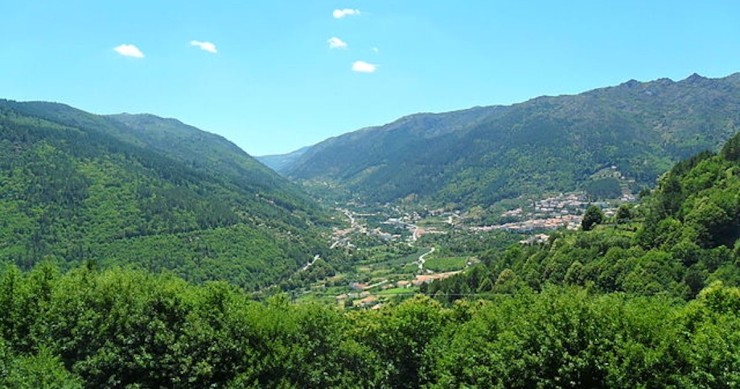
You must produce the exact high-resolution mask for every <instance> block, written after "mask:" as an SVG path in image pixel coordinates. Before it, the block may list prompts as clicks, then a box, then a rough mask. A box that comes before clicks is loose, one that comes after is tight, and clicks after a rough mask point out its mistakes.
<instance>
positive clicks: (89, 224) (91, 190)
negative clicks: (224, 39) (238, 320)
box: [0, 100, 327, 288]
mask: <svg viewBox="0 0 740 389" xmlns="http://www.w3.org/2000/svg"><path fill="white" fill-rule="evenodd" d="M0 213H1V214H2V215H3V217H2V221H0V262H2V261H5V262H13V263H15V264H17V265H19V266H21V267H23V268H29V267H30V266H32V265H33V264H34V263H36V262H39V261H42V260H51V261H53V262H57V263H60V264H64V265H73V264H75V263H79V262H90V261H92V262H91V263H97V264H98V265H100V266H111V265H132V266H137V267H143V268H146V269H148V270H155V271H160V270H170V271H173V272H175V273H177V274H179V275H181V276H183V277H185V278H188V279H191V280H194V281H205V280H215V279H227V280H230V281H232V282H234V283H236V284H238V285H241V286H243V287H247V288H259V287H264V286H266V285H269V284H271V283H272V282H275V281H276V280H278V279H281V278H282V277H284V276H287V275H288V274H291V273H292V272H293V271H295V270H296V269H298V268H300V267H301V266H303V265H304V264H305V263H306V262H308V261H309V260H310V259H311V258H313V256H314V255H316V254H324V253H323V251H322V250H324V249H325V246H326V245H325V244H324V242H323V237H322V235H321V234H320V230H321V228H319V226H320V225H321V224H323V223H325V222H326V220H327V219H326V216H325V214H324V213H323V211H322V210H321V209H320V208H319V207H318V206H317V205H316V204H315V203H314V202H313V201H312V200H311V199H309V198H308V197H307V196H306V195H305V194H304V193H303V192H302V191H301V190H300V189H299V188H297V187H296V186H295V185H293V184H291V183H290V182H289V181H287V180H286V179H284V178H282V177H280V176H278V175H277V174H275V173H274V172H273V171H271V170H270V169H268V168H266V167H265V166H263V165H262V164H260V163H259V162H257V161H256V160H254V159H253V158H252V157H250V156H249V155H247V154H246V153H245V152H243V151H242V150H241V149H239V148H238V147H236V146H235V145H234V144H232V143H231V142H229V141H227V140H226V139H224V138H222V137H220V136H217V135H214V134H210V133H207V132H204V131H201V130H198V129H197V128H195V127H192V126H188V125H185V124H183V123H181V122H179V121H177V120H174V119H163V118H159V117H156V116H153V115H128V114H123V115H112V116H99V115H93V114H90V113H87V112H84V111H80V110H78V109H75V108H72V107H69V106H66V105H63V104H56V103H44V102H31V103H19V102H14V101H8V100H0Z"/></svg>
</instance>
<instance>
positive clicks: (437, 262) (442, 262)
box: [424, 257, 468, 272]
mask: <svg viewBox="0 0 740 389" xmlns="http://www.w3.org/2000/svg"><path fill="white" fill-rule="evenodd" d="M467 262H468V257H443V258H429V259H427V260H426V262H425V263H424V267H425V268H427V269H429V270H432V271H436V272H447V271H454V270H461V269H463V268H464V267H465V264H466V263H467Z"/></svg>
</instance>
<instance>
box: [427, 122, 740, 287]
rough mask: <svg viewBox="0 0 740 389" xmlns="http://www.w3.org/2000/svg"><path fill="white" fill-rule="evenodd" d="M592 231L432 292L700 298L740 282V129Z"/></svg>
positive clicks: (492, 260)
mask: <svg viewBox="0 0 740 389" xmlns="http://www.w3.org/2000/svg"><path fill="white" fill-rule="evenodd" d="M597 223H599V222H597ZM584 227H585V226H584ZM588 229H590V231H577V232H566V231H558V232H555V233H553V234H552V235H551V236H550V238H549V241H548V242H547V243H545V244H542V245H517V246H514V247H512V248H510V249H508V250H507V251H506V252H504V253H503V254H501V255H498V254H493V253H491V254H489V255H486V256H484V258H483V260H484V262H485V263H486V265H484V266H479V267H476V268H474V269H472V270H471V271H469V272H468V273H467V274H464V275H460V276H456V277H452V278H449V279H447V280H444V281H441V282H436V283H433V284H430V285H427V286H426V287H425V288H424V290H425V292H426V293H429V294H431V295H435V296H437V297H439V298H440V299H442V300H446V301H449V300H454V299H456V298H459V296H461V295H465V294H467V293H471V292H481V293H490V292H511V291H515V290H519V289H522V288H525V289H527V288H529V289H533V290H542V289H543V288H544V287H545V286H546V285H548V284H557V285H563V284H565V285H579V286H584V287H587V288H590V289H592V290H595V291H599V292H626V293H633V294H639V295H668V296H673V297H676V298H682V299H691V298H694V296H696V295H697V293H699V291H700V290H701V289H702V288H704V287H706V286H707V285H709V284H711V283H712V282H715V281H721V282H724V283H725V285H732V286H740V133H738V134H737V135H735V136H734V137H733V138H731V139H730V140H729V141H728V142H727V143H726V144H725V145H724V147H723V148H722V150H721V152H720V153H718V154H715V153H710V152H703V153H700V154H698V155H696V156H694V157H692V158H689V159H687V160H685V161H682V162H680V163H678V164H677V165H675V166H674V167H673V168H672V169H671V170H670V171H669V172H668V173H666V174H664V175H663V176H662V177H661V178H660V180H659V183H658V187H657V188H656V189H655V190H654V191H653V193H651V194H650V195H648V196H647V197H646V198H644V199H643V200H642V201H641V203H640V204H638V205H636V206H635V207H630V206H628V205H625V206H623V207H622V208H620V210H619V211H618V212H617V213H616V215H615V216H614V217H613V218H611V219H604V222H603V223H601V224H595V225H593V226H590V228H588Z"/></svg>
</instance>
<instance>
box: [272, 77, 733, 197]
mask: <svg viewBox="0 0 740 389" xmlns="http://www.w3.org/2000/svg"><path fill="white" fill-rule="evenodd" d="M738 95H740V73H734V74H732V75H730V76H727V77H724V78H718V79H710V78H704V77H701V76H698V75H692V76H689V77H687V78H686V79H684V80H680V81H672V80H670V79H659V80H655V81H650V82H638V81H634V80H631V81H627V82H624V83H622V84H619V85H616V86H611V87H604V88H599V89H594V90H590V91H586V92H583V93H580V94H575V95H562V96H541V97H537V98H533V99H530V100H527V101H525V102H522V103H516V104H512V105H508V106H489V107H474V108H471V109H468V110H462V111H453V112H449V113H436V114H414V115H409V116H405V117H403V118H401V119H399V120H397V121H394V122H391V123H388V124H386V125H383V126H378V127H368V128H364V129H360V130H357V131H354V132H350V133H347V134H344V135H340V136H337V137H333V138H330V139H327V140H325V141H323V142H320V143H318V144H317V145H315V146H313V147H311V148H310V149H309V150H308V151H306V152H305V153H304V154H303V155H302V156H301V157H299V158H298V159H297V160H295V162H294V163H293V164H292V165H290V166H288V167H286V168H285V169H284V171H283V174H285V175H287V176H288V177H292V178H294V179H299V180H314V179H318V180H330V181H334V182H336V183H339V184H340V185H343V186H345V187H346V188H348V189H349V190H351V191H353V192H355V193H357V194H358V195H360V196H361V197H364V198H366V199H369V200H371V201H378V202H387V201H396V200H399V199H402V198H404V197H406V196H409V195H415V196H418V197H421V198H426V199H428V200H431V201H433V202H441V203H446V202H456V203H463V204H467V205H471V204H474V203H484V204H491V203H494V202H496V201H498V200H501V199H503V198H508V197H512V196H514V197H515V196H518V195H521V194H524V193H531V192H532V191H535V190H542V189H545V190H551V191H563V190H576V189H579V188H581V187H582V186H583V185H584V182H585V181H586V180H587V177H588V176H590V174H593V173H594V172H596V171H597V170H598V169H599V168H603V167H605V166H610V165H616V166H618V167H619V168H620V169H621V170H623V173H625V175H627V176H629V177H630V178H632V179H635V180H636V181H637V183H638V184H641V185H645V186H649V185H650V184H652V183H653V182H654V180H655V178H657V176H658V175H659V174H661V173H662V172H664V171H666V170H667V169H668V168H669V167H670V166H671V164H672V163H674V162H676V161H678V160H680V159H682V158H686V157H688V156H690V155H693V154H695V153H696V152H699V151H701V150H704V149H708V148H709V149H716V148H717V147H719V145H720V144H721V142H722V141H724V140H726V139H727V138H729V137H730V136H731V135H733V134H734V133H735V132H736V131H737V130H738V129H739V128H740V125H739V124H738V123H740V98H738ZM512 159H515V160H518V161H517V162H516V163H511V162H510V160H512ZM539 165H541V166H539ZM516 169H519V170H521V171H520V172H513V173H512V171H513V170H516ZM552 172H554V174H553V173H552ZM547 175H550V176H552V175H556V176H560V177H554V178H547V177H543V176H547ZM527 176H529V177H532V176H535V181H536V182H535V185H529V184H528V183H527V182H525V179H524V178H525V177H527ZM410 181H416V182H417V185H410V184H409V182H410ZM509 189H510V190H509ZM376 192H377V193H376Z"/></svg>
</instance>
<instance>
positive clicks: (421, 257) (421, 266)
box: [419, 247, 434, 271]
mask: <svg viewBox="0 0 740 389" xmlns="http://www.w3.org/2000/svg"><path fill="white" fill-rule="evenodd" d="M433 252H434V247H432V248H431V249H429V251H427V252H426V253H424V254H421V255H420V256H419V270H420V271H423V270H424V262H426V261H427V260H426V258H424V257H426V256H427V255H429V254H431V253H433Z"/></svg>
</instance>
